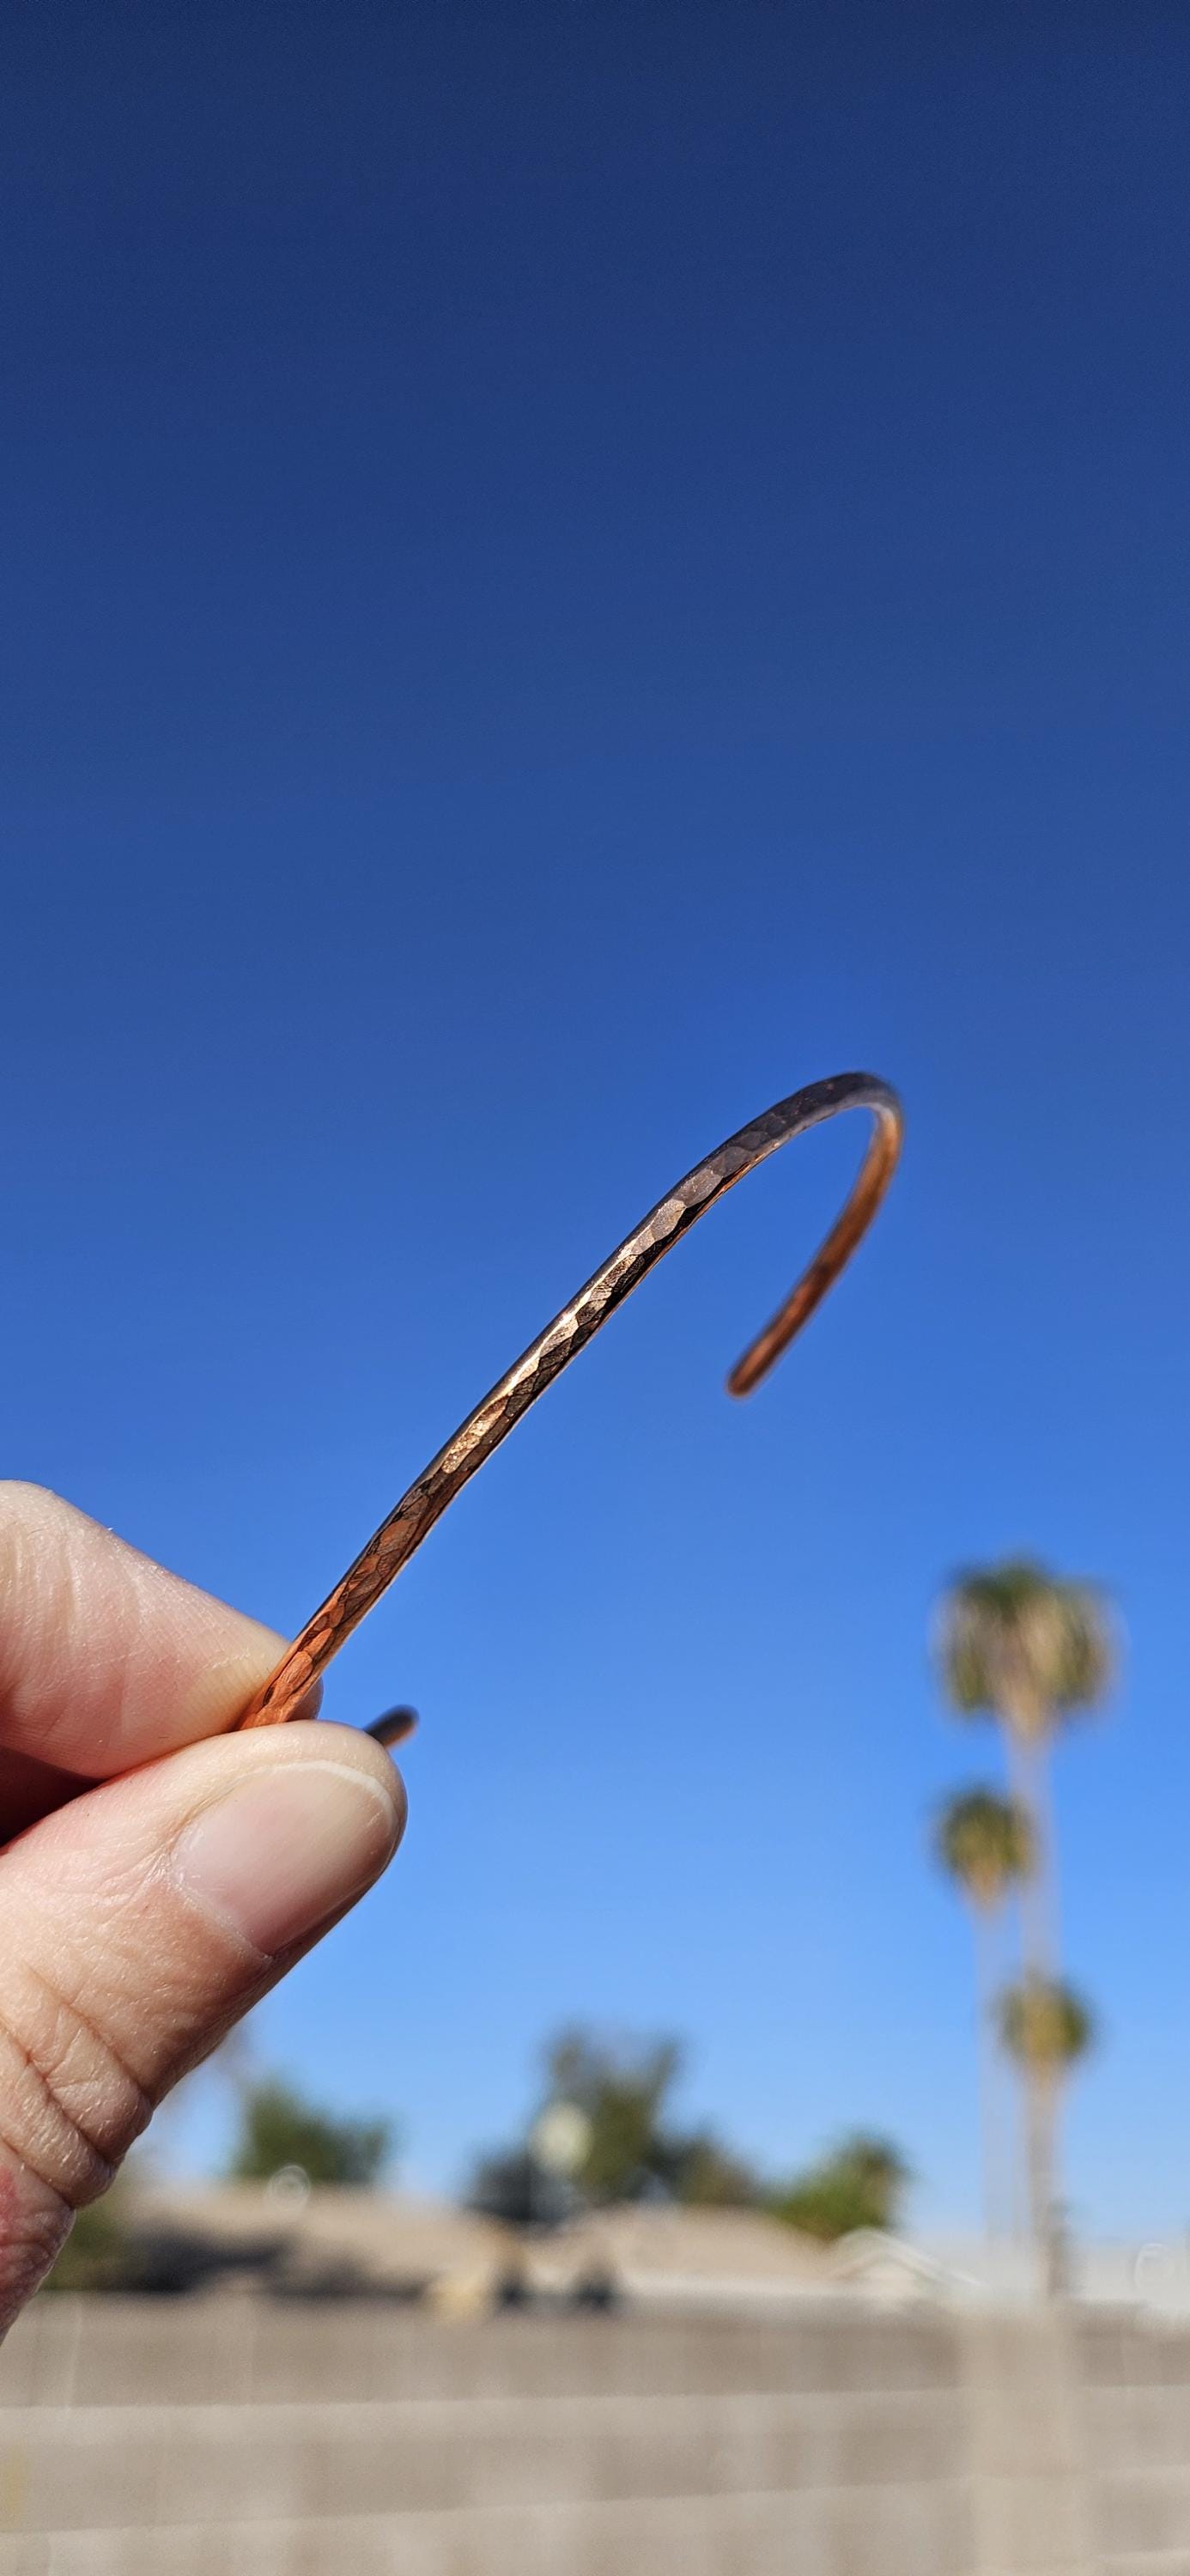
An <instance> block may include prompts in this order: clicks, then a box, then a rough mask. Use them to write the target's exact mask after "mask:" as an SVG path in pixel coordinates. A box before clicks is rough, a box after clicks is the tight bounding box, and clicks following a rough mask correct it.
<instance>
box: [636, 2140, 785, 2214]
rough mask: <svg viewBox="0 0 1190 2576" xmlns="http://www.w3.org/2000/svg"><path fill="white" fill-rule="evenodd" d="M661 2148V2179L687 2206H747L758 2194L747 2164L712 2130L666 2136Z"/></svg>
mask: <svg viewBox="0 0 1190 2576" xmlns="http://www.w3.org/2000/svg"><path fill="white" fill-rule="evenodd" d="M660 2148H661V2152H660V2156H659V2159H658V2162H659V2167H660V2178H661V2180H662V2181H663V2182H665V2183H666V2184H667V2185H668V2187H669V2189H670V2191H671V2192H672V2193H673V2197H674V2199H675V2200H679V2201H681V2202H682V2203H683V2205H684V2206H685V2207H686V2208H688V2209H750V2208H753V2207H754V2206H755V2204H756V2202H757V2201H758V2200H759V2199H760V2197H761V2190H760V2184H759V2182H758V2180H757V2177H756V2175H755V2174H754V2173H753V2171H752V2169H751V2167H750V2165H747V2164H745V2162H744V2159H743V2157H742V2156H737V2155H734V2154H733V2153H732V2150H731V2149H730V2147H725V2146H723V2145H722V2144H721V2142H720V2140H719V2139H718V2138H717V2137H716V2136H715V2134H714V2131H713V2130H711V2129H697V2130H695V2131H694V2132H693V2134H692V2135H691V2136H690V2137H687V2138H683V2137H665V2138H663V2139H662V2140H661V2141H660Z"/></svg>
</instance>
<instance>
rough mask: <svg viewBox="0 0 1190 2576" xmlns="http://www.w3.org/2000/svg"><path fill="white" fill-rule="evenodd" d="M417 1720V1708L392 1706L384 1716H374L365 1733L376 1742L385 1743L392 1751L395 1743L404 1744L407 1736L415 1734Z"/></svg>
mask: <svg viewBox="0 0 1190 2576" xmlns="http://www.w3.org/2000/svg"><path fill="white" fill-rule="evenodd" d="M417 1722H418V1720H417V1710H416V1709H415V1708H390V1709H386V1710H385V1713H384V1716H383V1717H374V1718H373V1720H372V1723H371V1725H370V1726H366V1727H365V1728H364V1733H365V1735H370V1736H371V1738H372V1741H373V1743H374V1744H383V1745H385V1746H387V1747H388V1749H389V1750H390V1751H391V1748H392V1746H393V1745H394V1744H404V1742H405V1740H406V1737H407V1736H410V1735H412V1734H413V1732H414V1730H415V1728H416V1726H417Z"/></svg>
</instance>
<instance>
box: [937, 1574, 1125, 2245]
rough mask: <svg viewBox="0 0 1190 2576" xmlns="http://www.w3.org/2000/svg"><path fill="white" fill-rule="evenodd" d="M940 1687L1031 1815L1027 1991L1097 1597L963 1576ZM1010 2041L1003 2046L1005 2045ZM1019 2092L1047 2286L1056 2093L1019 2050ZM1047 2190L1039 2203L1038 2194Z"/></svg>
mask: <svg viewBox="0 0 1190 2576" xmlns="http://www.w3.org/2000/svg"><path fill="white" fill-rule="evenodd" d="M937 1651H938V1660H939V1664H940V1668H941V1673H942V1680H943V1685H944V1688H945V1690H946V1692H947V1695H948V1697H949V1699H950V1702H951V1705H952V1707H953V1708H954V1709H955V1711H956V1713H957V1714H958V1715H959V1716H960V1717H974V1716H979V1715H987V1716H992V1717H995V1718H997V1719H998V1720H999V1722H1000V1725H1001V1727H1002V1728H1003V1731H1004V1737H1005V1743H1006V1746H1007V1751H1008V1758H1009V1764H1010V1769H1011V1773H1012V1777H1013V1785H1014V1789H1015V1792H1016V1795H1017V1797H1018V1799H1019V1800H1020V1803H1021V1804H1022V1805H1023V1806H1024V1808H1025V1810H1026V1813H1027V1815H1028V1819H1029V1825H1030V1829H1031V1833H1032V1841H1033V1866H1032V1868H1031V1870H1030V1871H1029V1872H1028V1874H1027V1876H1026V1877H1025V1878H1024V1879H1023V1881H1022V1883H1021V1922H1022V1929H1023V1950H1024V1968H1025V1982H1026V1984H1027V1985H1028V1986H1029V1987H1030V1988H1032V1989H1036V1990H1038V1991H1039V1990H1040V1989H1041V1988H1042V1987H1043V1986H1044V1985H1046V1984H1047V1983H1049V1982H1051V1981H1052V1980H1053V1977H1054V1975H1055V1970H1056V1964H1057V1957H1056V1954H1057V1926H1056V1909H1055V1899H1054V1838H1053V1828H1052V1821H1051V1816H1050V1803H1049V1771H1048V1760H1047V1757H1048V1753H1049V1747H1050V1743H1051V1741H1052V1738H1053V1735H1054V1733H1055V1731H1056V1729H1057V1727H1058V1726H1059V1725H1060V1724H1061V1723H1062V1722H1063V1721H1064V1720H1066V1719H1069V1718H1071V1717H1073V1716H1074V1715H1075V1714H1076V1712H1077V1711H1078V1710H1080V1709H1086V1708H1092V1707H1094V1706H1095V1705H1096V1703H1097V1702H1098V1701H1100V1700H1102V1699H1103V1697H1104V1695H1105V1694H1106V1692H1107V1690H1108V1688H1109V1687H1110V1684H1111V1681H1112V1677H1113V1672H1114V1667H1115V1654H1114V1646H1113V1639H1112V1635H1111V1629H1110V1625H1109V1620H1108V1613H1107V1608H1106V1604H1105V1601H1104V1598H1103V1595H1102V1593H1101V1592H1100V1591H1099V1590H1098V1589H1097V1588H1096V1587H1095V1586H1094V1585H1093V1584H1089V1583H1071V1582H1067V1581H1064V1580H1063V1579H1061V1578H1060V1577H1058V1576H1055V1575H1051V1574H1048V1573H1047V1572H1046V1570H1045V1568H1044V1567H1043V1566H1039V1565H1035V1564H1034V1563H1032V1561H1031V1560H1030V1559H1028V1558H1023V1557H1022V1558H1015V1557H1014V1558H1010V1559H1008V1560H1007V1561H1006V1562H1005V1563H1004V1564H1001V1565H993V1566H988V1567H985V1568H983V1569H977V1570H975V1571H972V1572H970V1573H967V1574H963V1575H961V1576H960V1577H959V1578H958V1580H957V1581H956V1582H955V1583H954V1584H952V1586H951V1588H950V1590H949V1592H948V1593H947V1594H946V1595H945V1597H944V1600H943V1602H942V1607H941V1613H940V1617H939V1622H938V1635H937ZM1007 2044H1008V2043H1007V2040H1006V2045H1007ZM1018 2064H1019V2065H1020V2068H1021V2073H1022V2076H1023V2079H1024V2089H1025V2096H1026V2161H1027V2165H1028V2174H1029V2201H1030V2211H1031V2217H1032V2224H1033V2234H1034V2238H1035V2240H1036V2243H1037V2247H1038V2251H1039V2255H1040V2257H1041V2262H1042V2268H1043V2273H1044V2276H1045V2278H1046V2280H1047V2282H1052V2281H1054V2280H1055V2279H1056V2277H1057V2274H1058V2272H1059V2270H1060V2266H1061V2260H1062V2255H1061V2247H1060V2245H1059V2242H1058V2222H1057V2211H1056V2205H1055V2201H1054V2189H1055V2168H1054V2144H1055V2128H1054V2117H1053V2096H1052V2090H1050V2089H1048V2088H1047V2086H1046V2084H1045V2082H1044V2080H1043V2078H1042V2076H1041V2075H1040V2073H1039V2071H1038V2068H1037V2066H1036V2065H1035V2064H1034V2062H1033V2060H1032V2059H1031V2058H1030V2057H1029V2056H1028V2055H1022V2054H1019V2053H1018ZM1043 2186H1044V2190H1045V2194H1046V2197H1044V2198H1039V2197H1038V2194H1039V2192H1040V2191H1041V2190H1042V2188H1043Z"/></svg>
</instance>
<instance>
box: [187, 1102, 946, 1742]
mask: <svg viewBox="0 0 1190 2576" xmlns="http://www.w3.org/2000/svg"><path fill="white" fill-rule="evenodd" d="M843 1109H869V1110H871V1111H872V1112H873V1116H874V1122H875V1123H874V1129H873V1134H872V1137H871V1141H870V1143H869V1146H868V1150H867V1154H866V1155H865V1158H864V1162H863V1165H862V1168H861V1170H860V1173H859V1177H858V1179H857V1181H856V1183H855V1187H854V1189H853V1190H852V1193H851V1196H850V1198H849V1199H848V1201H847V1204H846V1206H845V1208H844V1209H843V1212H842V1215H841V1216H840V1217H838V1218H837V1220H836V1222H835V1224H834V1225H833V1226H832V1228H831V1231H830V1233H829V1234H828V1235H827V1237H826V1240H825V1242H824V1243H823V1244H822V1245H821V1247H820V1249H819V1250H818V1252H817V1253H816V1254H815V1256H814V1259H813V1260H812V1262H811V1263H810V1265H809V1267H808V1269H806V1270H805V1271H803V1273H802V1275H801V1277H800V1279H799V1280H798V1282H797V1285H796V1286H795V1287H794V1288H793V1289H792V1290H791V1292H790V1294H789V1296H788V1297H787V1298H786V1299H785V1302H784V1304H783V1305H782V1306H780V1307H779V1308H778V1310H777V1313H776V1314H775V1315H774V1316H773V1318H772V1321H771V1323H769V1324H766V1326H765V1328H764V1330H763V1332H761V1333H759V1334H758V1335H757V1338H756V1340H755V1341H754V1342H752V1343H750V1344H749V1347H748V1349H747V1350H746V1351H745V1353H744V1355H743V1358H742V1359H741V1360H738V1361H737V1363H736V1366H735V1367H734V1369H733V1370H732V1372H731V1375H730V1377H729V1378H728V1381H727V1385H728V1390H729V1392H730V1393H731V1394H732V1395H747V1394H749V1393H750V1391H751V1389H752V1388H753V1387H754V1386H756V1385H758V1383H759V1381H760V1379H761V1378H762V1377H764V1376H765V1375H766V1374H767V1372H768V1370H769V1369H770V1368H771V1367H772V1366H773V1363H774V1361H775V1360H777V1359H779V1358H780V1356H781V1353H782V1351H784V1350H786V1349H787V1348H788V1345H789V1343H790V1342H791V1341H792V1340H793V1337H794V1334H795V1333H797V1332H800V1330H801V1327H802V1325H803V1324H804V1323H806V1322H807V1321H808V1319H809V1317H810V1316H811V1315H812V1314H813V1312H814V1309H815V1307H816V1306H817V1305H818V1304H819V1303H820V1302H821V1300H822V1298H823V1297H824V1296H825V1295H826V1292H827V1289H828V1288H829V1287H830V1286H831V1285H832V1283H833V1282H834V1280H836V1279H837V1278H838V1275H839V1272H840V1271H841V1270H842V1268H843V1266H844V1263H845V1262H846V1261H847V1260H848V1259H849V1258H850V1255H851V1254H852V1252H853V1251H854V1250H855V1247H856V1244H857V1243H858V1242H859V1240H860V1237H861V1236H862V1235H863V1234H865V1233H866V1231H867V1228H868V1226H869V1225H870V1224H871V1221H872V1218H873V1217H874V1215H875V1213H876V1210H877V1208H878V1207H879V1205H880V1202H881V1200H882V1198H883V1197H884V1193H885V1191H886V1190H887V1188H888V1185H889V1182H890V1180H891V1179H892V1176H893V1172H894V1170H895V1169H896V1164H897V1158H898V1156H899V1154H900V1150H901V1136H902V1126H903V1122H902V1116H901V1107H900V1103H899V1101H898V1099H897V1095H896V1093H895V1091H893V1090H891V1089H890V1087H889V1085H888V1084H887V1083H886V1082H882V1081H881V1080H880V1079H879V1076H878V1075H876V1074H871V1073H840V1074H835V1075H833V1076H832V1077H831V1079H830V1080H829V1081H827V1082H813V1083H810V1084H808V1085H807V1086H806V1088H805V1090H803V1091H795V1092H792V1093H791V1095H790V1097H789V1099H788V1100H781V1101H778V1103H777V1106H776V1108H775V1109H766V1110H765V1112H764V1114H763V1116H762V1117H760V1118H754V1119H753V1120H752V1122H751V1124H750V1125H749V1126H747V1127H741V1128H739V1129H738V1130H737V1132H736V1134H735V1135H734V1136H729V1137H728V1138H727V1140H726V1143H725V1144H722V1145H720V1146H719V1148H718V1150H717V1151H716V1152H715V1153H713V1154H708V1156H707V1158H706V1161H705V1162H702V1163H698V1164H696V1165H695V1168H694V1170H693V1171H692V1172H688V1173H687V1175H686V1178H685V1180H683V1181H679V1182H678V1184H677V1187H676V1188H675V1189H672V1190H671V1191H670V1192H669V1194H668V1196H667V1197H666V1198H663V1199H662V1200H660V1202H659V1203H658V1205H657V1206H656V1207H655V1208H651V1209H650V1211H649V1214H648V1215H647V1216H646V1217H645V1218H644V1219H643V1221H642V1223H641V1224H640V1225H638V1226H637V1227H635V1229H634V1231H633V1232H632V1233H631V1234H630V1235H628V1236H627V1237H626V1238H625V1240H624V1242H623V1243H621V1244H620V1245H619V1246H618V1248H617V1250H616V1251H615V1252H613V1253H612V1255H611V1257H610V1259H609V1260H607V1261H605V1262H604V1264H603V1267H602V1269H600V1270H597V1271H596V1272H595V1275H594V1278H593V1279H589V1280H588V1281H587V1284H586V1287H585V1288H580V1290H579V1292H578V1295H577V1296H576V1297H573V1298H572V1299H571V1301H570V1304H569V1305H568V1306H564V1307H563V1308H562V1311H561V1313H560V1314H558V1315H555V1317H554V1319H553V1322H552V1323H550V1324H547V1325H546V1328H545V1331H544V1332H543V1333H541V1334H539V1335H538V1338H537V1340H536V1341H535V1342H531V1343H530V1345H529V1348H528V1350H527V1351H525V1352H523V1353H522V1355H521V1357H520V1359H519V1360H516V1361H515V1362H514V1364H513V1366H512V1367H511V1368H510V1369H509V1371H508V1373H507V1376H505V1377H502V1378H501V1380H500V1383H499V1385H498V1386H494V1387H493V1388H492V1391H491V1394H490V1395H486V1396H485V1397H484V1399H483V1402H482V1404H479V1405H477V1406H476V1408H475V1411H474V1413H471V1414H468V1417H467V1420H466V1421H465V1422H464V1423H463V1424H462V1425H461V1427H460V1429H459V1430H458V1431H456V1432H455V1433H454V1435H453V1437H452V1438H451V1439H450V1440H448V1441H447V1443H446V1447H445V1448H444V1449H440V1450H439V1452H438V1455H437V1457H436V1458H433V1459H431V1461H430V1464H429V1466H428V1467H426V1468H425V1469H424V1470H423V1472H422V1474H421V1475H420V1476H418V1477H417V1478H416V1479H415V1481H414V1483H413V1484H412V1485H411V1486H410V1487H409V1490H408V1493H406V1494H403V1495H402V1497H401V1500H400V1502H399V1503H398V1504H397V1505H396V1506H395V1509H394V1510H393V1511H391V1512H390V1513H389V1515H388V1518H387V1520H385V1521H383V1522H382V1523H381V1525H380V1528H379V1529H378V1530H377V1531H376V1532H375V1535H374V1536H373V1537H372V1538H370V1539H369V1540H368V1543H367V1546H366V1547H364V1548H362V1549H361V1551H360V1553H359V1555H358V1556H357V1558H356V1560H355V1563H354V1565H352V1566H350V1567H349V1568H348V1571H347V1573H346V1574H345V1575H344V1576H343V1580H342V1582H341V1583H337V1584H336V1585H335V1588H334V1591H333V1592H331V1593H330V1594H328V1596H327V1599H326V1600H325V1601H324V1602H323V1604H322V1606H321V1608H320V1609H318V1610H316V1611H315V1613H314V1616H313V1618H312V1619H310V1620H308V1621H307V1623H306V1626H305V1627H304V1628H303V1629H302V1632H301V1635H300V1636H299V1637H297V1638H295V1640H294V1643H293V1645H292V1646H290V1647H289V1648H288V1650H287V1652H286V1653H285V1655H284V1656H283V1657H282V1659H281V1662H280V1663H279V1664H278V1666H277V1668H276V1671H275V1672H273V1673H271V1674H270V1676H269V1679H268V1681H267V1682H265V1684H264V1685H263V1687H262V1689H260V1690H259V1691H258V1692H257V1694H256V1696H255V1698H254V1699H252V1700H251V1701H250V1702H249V1704H248V1706H247V1708H246V1709H245V1710H244V1712H243V1715H242V1716H241V1717H240V1718H239V1719H237V1721H236V1723H237V1725H239V1726H241V1727H252V1726H276V1725H280V1724H281V1723H282V1722H283V1720H285V1719H286V1718H290V1717H296V1716H297V1715H298V1713H299V1710H300V1707H301V1704H302V1701H303V1699H304V1698H305V1696H306V1694H307V1693H308V1691H309V1690H310V1687H311V1685H312V1683H314V1682H315V1681H317V1679H318V1676H319V1674H320V1673H322V1672H324V1671H325V1669H326V1666H327V1665H328V1664H329V1662H330V1660H331V1657H332V1655H335V1654H337V1652H338V1650H339V1647H340V1646H341V1645H342V1644H343V1642H344V1640H345V1638H347V1637H349V1636H350V1635H351V1632H352V1629H353V1628H356V1627H358V1625H359V1622H360V1620H361V1619H362V1618H363V1617H364V1616H365V1614H366V1613H367V1612H368V1611H369V1610H370V1609H372V1607H373V1605H374V1603H375V1602H377V1601H378V1600H379V1599H380V1595H381V1593H382V1592H385V1591H387V1589H388V1586H389V1584H390V1583H391V1582H392V1580H393V1577H394V1575H397V1574H399V1573H400V1571H401V1567H402V1566H403V1565H406V1564H407V1563H408V1561H409V1558H410V1557H411V1556H412V1555H413V1552H414V1549H415V1548H418V1547H420V1546H421V1543H422V1540H423V1539H424V1538H425V1536H426V1535H427V1532H428V1531H430V1530H431V1529H432V1528H433V1526H434V1523H435V1521H437V1520H440V1519H441V1517H442V1514H443V1512H444V1511H445V1510H446V1508H447V1505H448V1504H449V1503H451V1502H453V1500H454V1498H455V1495H456V1494H457V1493H459V1492H460V1491H461V1489H462V1487H463V1486H464V1485H465V1484H466V1483H467V1481H468V1478H469V1477H471V1476H473V1475H474V1474H475V1471H476V1469H477V1468H478V1467H482V1465H483V1463H484V1460H485V1458H490V1457H491V1454H492V1451H493V1450H494V1449H498V1448H499V1445H500V1442H501V1441H502V1440H503V1439H505V1438H506V1437H507V1434H508V1433H509V1432H510V1431H511V1430H512V1428H513V1425H514V1423H517V1422H519V1421H520V1419H521V1416H522V1414H524V1413H527V1412H528V1410H529V1407H530V1405H531V1404H534V1403H535V1402H536V1400H537V1397H538V1396H539V1395H541V1394H543V1393H544V1391H545V1389H546V1387H547V1386H550V1385H552V1383H553V1380H554V1379H555V1378H556V1377H557V1376H559V1375H560V1373H561V1371H562V1370H563V1369H564V1368H565V1367H566V1365H567V1363H568V1361H570V1360H572V1359H573V1358H574V1357H575V1354H576V1352H578V1351H581V1350H582V1349H583V1348H584V1345H585V1344H586V1343H587V1342H589V1341H590V1340H591V1338H592V1335H593V1334H595V1333H597V1332H598V1331H599V1328H600V1325H601V1324H605V1323H606V1322H607V1318H608V1316H609V1315H610V1314H612V1313H614V1311H615V1308H616V1307H617V1306H619V1305H622V1304H623V1301H624V1299H625V1297H628V1296H630V1295H631V1293H632V1290H633V1289H634V1288H636V1287H639V1285H640V1282H641V1280H642V1279H643V1278H644V1276H645V1273H646V1272H647V1271H649V1270H651V1269H652V1267H653V1264H654V1262H656V1261H659V1260H660V1259H661V1257H662V1254H663V1253H666V1252H668V1251H669V1250H670V1249H671V1247H672V1245H673V1244H675V1243H677V1242H678V1240H679V1238H680V1237H681V1236H682V1235H683V1234H686V1233H687V1232H688V1231H689V1229H690V1227H691V1226H692V1225H694V1224H695V1223H696V1222H697V1219H698V1218H699V1217H700V1216H702V1215H703V1214H704V1212H705V1210H706V1209H707V1208H709V1207H710V1206H712V1205H713V1203H714V1201H715V1200H716V1199H718V1198H722V1196H723V1193H724V1191H725V1190H730V1189H732V1188H734V1186H735V1183H736V1182H737V1181H741V1180H743V1178H744V1176H745V1174H746V1173H747V1172H750V1171H752V1170H754V1168H755V1166H756V1165H757V1163H762V1162H763V1161H764V1160H765V1158H766V1157H767V1156H768V1155H769V1154H775V1153H776V1151H777V1148H778V1146H780V1145H787V1144H788V1143H789V1141H790V1139H791V1137H793V1136H800V1135H801V1134H802V1133H803V1131H804V1129H805V1128H807V1127H814V1126H817V1125H818V1124H819V1123H820V1121H821V1120H823V1119H824V1118H834V1117H836V1116H837V1115H838V1113H839V1111H840V1110H843Z"/></svg>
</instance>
